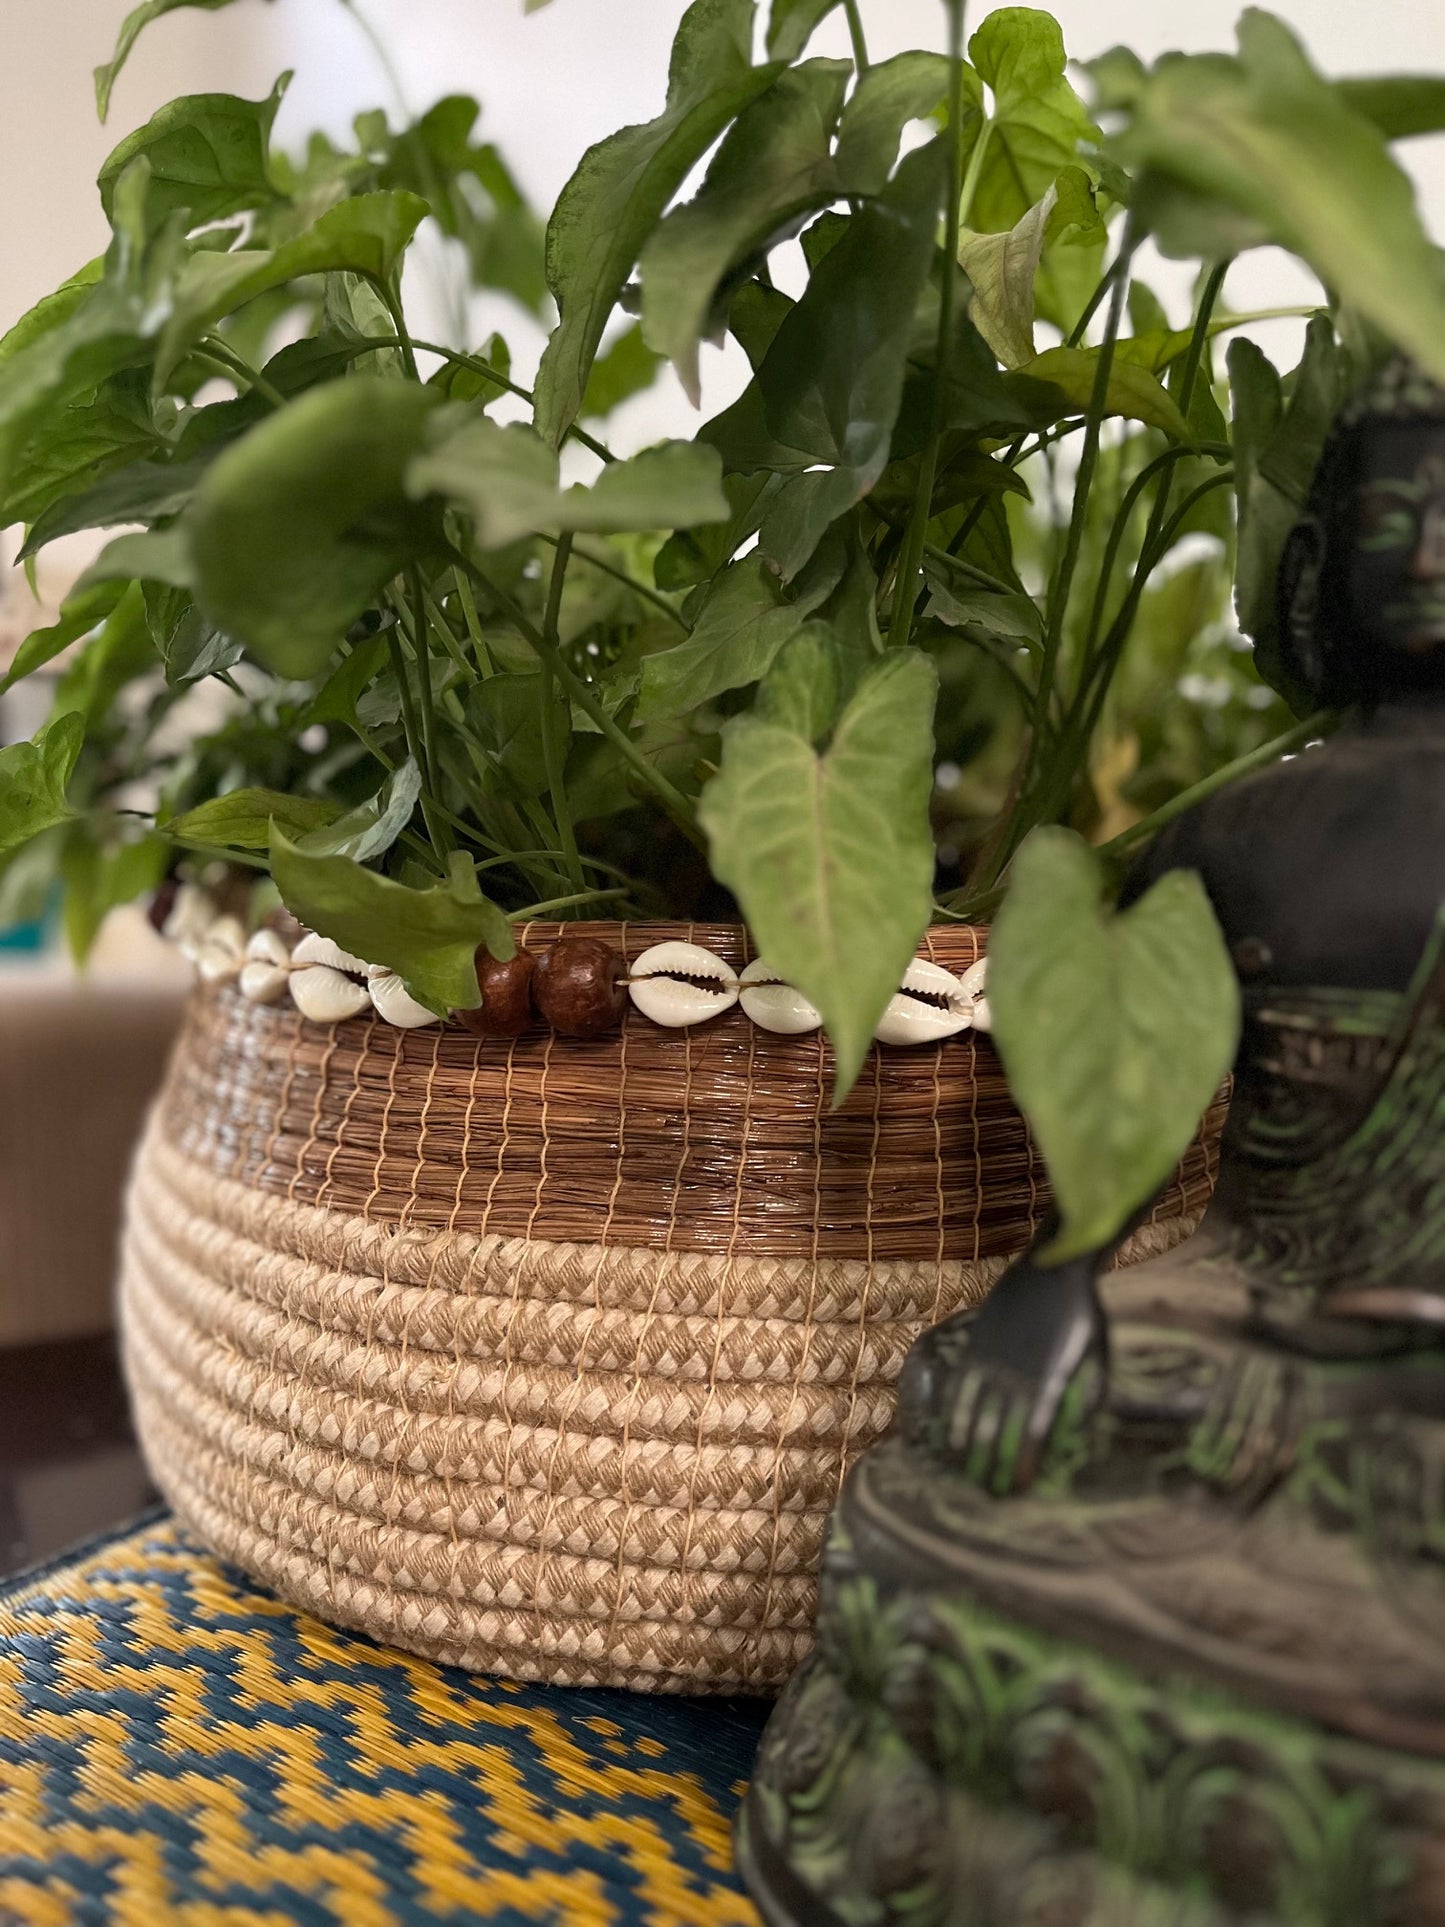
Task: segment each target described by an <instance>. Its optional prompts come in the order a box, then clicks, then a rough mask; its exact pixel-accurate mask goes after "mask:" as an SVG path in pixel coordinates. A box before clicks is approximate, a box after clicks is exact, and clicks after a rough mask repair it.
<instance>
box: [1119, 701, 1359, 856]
mask: <svg viewBox="0 0 1445 1927" xmlns="http://www.w3.org/2000/svg"><path fill="white" fill-rule="evenodd" d="M1336 720H1337V719H1336V717H1335V715H1334V712H1333V711H1332V710H1328V709H1317V710H1316V711H1315V713H1314V715H1313V716H1306V718H1305V719H1304V721H1303V722H1302V723H1296V724H1295V726H1294V728H1293V729H1287V730H1285V731H1284V733H1283V734H1282V735H1279V736H1275V737H1273V738H1272V739H1271V740H1270V741H1269V742H1267V743H1261V744H1260V746H1259V748H1258V749H1252V750H1250V751H1249V752H1248V753H1247V754H1246V755H1244V756H1236V757H1235V759H1234V761H1233V762H1231V763H1225V764H1224V766H1223V767H1222V768H1221V769H1217V770H1215V771H1214V772H1213V774H1212V775H1210V776H1205V777H1202V778H1201V779H1200V781H1199V782H1197V783H1192V784H1191V785H1190V786H1189V788H1188V789H1187V790H1181V791H1180V792H1179V794H1178V795H1177V796H1171V797H1170V799H1169V801H1168V802H1167V803H1161V804H1160V806H1159V808H1158V809H1157V810H1154V811H1153V812H1152V813H1151V814H1150V815H1148V816H1146V817H1144V818H1142V820H1141V821H1140V822H1138V823H1133V824H1131V825H1130V826H1129V828H1128V829H1127V830H1122V831H1121V832H1120V833H1119V835H1118V836H1116V837H1111V838H1110V840H1109V841H1108V842H1107V843H1101V844H1100V845H1099V855H1100V856H1106V857H1120V856H1125V855H1127V854H1128V853H1129V852H1130V851H1131V850H1133V849H1134V848H1135V847H1136V846H1137V845H1138V844H1140V843H1144V842H1147V841H1148V840H1149V838H1150V837H1152V836H1154V835H1155V834H1156V833H1157V832H1158V831H1160V830H1162V829H1163V828H1164V826H1165V824H1166V823H1172V822H1173V821H1174V819H1175V817H1177V816H1182V815H1183V814H1184V812H1185V811H1186V810H1190V809H1193V807H1194V805H1195V804H1196V803H1202V802H1203V801H1204V799H1205V797H1206V796H1213V795H1214V793H1215V791H1216V790H1222V789H1224V788H1225V786H1226V785H1227V784H1230V783H1232V782H1234V781H1235V780H1236V779H1237V778H1238V777H1241V776H1248V775H1249V774H1250V773H1251V772H1252V771H1254V770H1257V769H1267V768H1268V767H1269V765H1270V764H1271V763H1277V762H1278V761H1279V760H1280V758H1281V757H1282V756H1288V755H1290V754H1291V753H1292V752H1293V751H1295V750H1298V749H1303V747H1304V745H1305V744H1306V743H1309V742H1313V741H1314V739H1315V737H1317V736H1323V735H1327V734H1328V733H1329V731H1330V729H1331V727H1332V726H1333V724H1334V723H1335V721H1336Z"/></svg>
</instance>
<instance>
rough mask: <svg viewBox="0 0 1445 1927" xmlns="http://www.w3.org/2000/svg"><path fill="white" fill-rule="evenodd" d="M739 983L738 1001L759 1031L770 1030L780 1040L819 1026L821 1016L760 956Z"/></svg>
mask: <svg viewBox="0 0 1445 1927" xmlns="http://www.w3.org/2000/svg"><path fill="white" fill-rule="evenodd" d="M739 982H740V984H741V989H740V991H739V993H738V995H739V1001H740V1002H741V1004H742V1007H743V1009H744V1011H745V1012H746V1013H747V1015H748V1016H749V1017H750V1018H751V1019H752V1021H753V1022H754V1023H755V1024H756V1025H757V1026H758V1028H759V1030H770V1031H773V1032H774V1033H775V1034H776V1035H777V1036H779V1037H800V1036H802V1035H803V1033H804V1032H805V1031H810V1030H817V1029H818V1028H819V1027H820V1026H821V1024H822V1022H823V1019H822V1016H821V1014H820V1013H819V1012H818V1011H817V1010H816V1009H815V1008H814V1007H813V1005H812V1004H810V1003H809V1002H808V999H807V998H806V997H805V996H804V995H803V993H802V991H801V990H794V988H793V986H792V985H791V984H790V983H785V982H784V980H783V979H782V978H781V977H780V976H779V975H778V973H777V971H776V970H774V969H773V967H772V965H771V964H770V963H765V962H764V961H763V959H762V958H761V957H755V958H754V959H753V961H752V962H751V963H750V964H749V965H748V967H747V969H746V970H744V972H743V974H742V977H741V978H740V980H739Z"/></svg>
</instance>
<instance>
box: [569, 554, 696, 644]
mask: <svg viewBox="0 0 1445 1927" xmlns="http://www.w3.org/2000/svg"><path fill="white" fill-rule="evenodd" d="M560 539H561V538H560V537H558V536H555V535H544V534H543V533H542V532H541V530H540V529H539V530H538V532H537V540H538V541H539V542H548V543H550V544H551V546H552V547H553V548H554V549H555V548H556V546H557V543H558V541H559V540H560ZM572 553H573V555H574V556H575V557H576V559H577V561H579V562H585V563H587V565H588V566H589V568H593V569H600V570H601V571H602V573H603V575H610V576H611V577H612V579H613V581H614V582H624V583H626V585H627V587H628V588H629V589H631V591H632V593H633V594H634V595H637V596H641V597H642V599H643V601H644V602H650V603H651V604H652V605H653V607H654V608H655V609H658V610H660V611H661V613H662V614H663V615H665V616H666V617H667V618H668V620H669V621H670V622H675V623H676V624H677V626H678V628H679V629H681V631H682V633H683V634H684V635H685V636H690V635H691V634H692V631H691V630H690V629H689V628H688V626H687V624H686V623H685V622H684V621H683V619H682V617H681V616H680V615H679V614H678V613H677V611H676V609H674V608H673V606H672V604H671V603H670V602H669V601H668V600H667V599H666V597H665V596H662V595H659V594H658V592H657V590H656V589H652V588H649V587H648V585H647V584H646V583H645V582H639V581H638V580H637V577H636V576H634V575H629V574H628V573H627V571H626V569H620V568H618V566H617V564H616V563H615V562H604V561H603V559H602V557H601V556H600V555H594V554H593V553H592V551H591V549H583V548H576V547H574V549H573V551H572Z"/></svg>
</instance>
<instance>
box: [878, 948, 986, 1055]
mask: <svg viewBox="0 0 1445 1927" xmlns="http://www.w3.org/2000/svg"><path fill="white" fill-rule="evenodd" d="M972 1022H973V999H972V998H971V997H970V996H969V995H968V994H967V993H966V992H965V990H964V987H963V984H962V983H961V982H960V980H959V979H958V978H957V977H955V976H954V974H953V972H952V971H951V970H945V969H944V968H943V966H942V964H936V963H930V962H929V961H928V959H927V958H926V957H915V958H914V959H913V962H912V963H911V964H909V966H908V968H907V970H905V971H904V973H903V982H902V984H901V985H900V987H899V988H898V990H896V991H895V992H894V994H893V996H891V997H890V998H889V1000H888V1003H887V1005H886V1006H885V1008H884V1011H883V1015H882V1016H881V1017H880V1018H879V1019H878V1027H877V1029H876V1030H875V1031H874V1032H873V1035H874V1036H875V1037H876V1038H877V1040H878V1042H879V1043H880V1044H936V1043H937V1042H938V1041H939V1040H940V1039H941V1038H944V1037H955V1036H957V1034H958V1032H959V1031H961V1030H967V1029H968V1027H969V1025H970V1024H971V1023H972Z"/></svg>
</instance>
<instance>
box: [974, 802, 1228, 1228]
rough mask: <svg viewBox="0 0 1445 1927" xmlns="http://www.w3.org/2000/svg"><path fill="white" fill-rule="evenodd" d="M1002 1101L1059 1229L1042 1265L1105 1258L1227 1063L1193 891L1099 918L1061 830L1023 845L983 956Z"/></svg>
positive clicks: (1155, 895)
mask: <svg viewBox="0 0 1445 1927" xmlns="http://www.w3.org/2000/svg"><path fill="white" fill-rule="evenodd" d="M988 1001H989V1008H990V1010H991V1012H992V1016H993V1032H994V1037H995V1039H996V1041H997V1043H998V1047H999V1050H1000V1052H1001V1053H1002V1055H1003V1060H1004V1068H1005V1069H1006V1070H1007V1072H1008V1079H1009V1089H1010V1090H1011V1092H1012V1093H1013V1096H1014V1098H1015V1100H1016V1101H1017V1103H1018V1106H1019V1108H1020V1110H1021V1111H1022V1112H1023V1114H1024V1116H1025V1117H1026V1118H1027V1119H1028V1122H1029V1126H1030V1128H1031V1129H1032V1131H1033V1133H1034V1136H1035V1138H1036V1139H1037V1140H1038V1145H1039V1149H1040V1151H1041V1152H1042V1153H1043V1157H1044V1162H1045V1164H1046V1165H1047V1167H1048V1172H1049V1179H1050V1182H1051V1184H1052V1185H1053V1189H1054V1198H1055V1202H1056V1204H1057V1206H1058V1210H1059V1215H1060V1219H1061V1224H1060V1229H1059V1233H1058V1236H1057V1237H1056V1238H1055V1239H1054V1240H1053V1242H1052V1244H1051V1245H1050V1246H1049V1250H1048V1253H1047V1257H1048V1259H1049V1260H1052V1261H1055V1262H1057V1261H1061V1260H1063V1259H1065V1258H1072V1257H1077V1256H1079V1255H1080V1254H1082V1253H1084V1252H1090V1251H1097V1250H1099V1249H1100V1248H1101V1247H1103V1246H1105V1245H1107V1244H1109V1243H1110V1242H1111V1241H1112V1240H1113V1239H1114V1238H1115V1237H1117V1236H1118V1234H1119V1233H1120V1232H1121V1231H1122V1230H1123V1229H1124V1227H1125V1225H1126V1224H1127V1223H1128V1221H1129V1219H1130V1217H1131V1216H1132V1215H1133V1214H1134V1212H1135V1211H1137V1210H1139V1209H1140V1208H1141V1207H1142V1206H1143V1205H1145V1204H1147V1203H1148V1201H1149V1200H1150V1198H1152V1197H1153V1196H1154V1194H1155V1192H1156V1191H1157V1190H1158V1189H1159V1187H1160V1186H1161V1185H1162V1184H1163V1183H1164V1181H1165V1180H1166V1179H1167V1177H1168V1176H1169V1173H1170V1172H1171V1171H1172V1170H1173V1168H1174V1166H1175V1165H1176V1164H1177V1163H1178V1161H1179V1159H1180V1158H1181V1157H1182V1156H1183V1154H1184V1152H1185V1150H1186V1148H1187V1147H1188V1144H1189V1141H1190V1139H1191V1138H1192V1137H1193V1135H1194V1132H1195V1130H1196V1129H1197V1128H1198V1125H1199V1120H1200V1118H1201V1117H1202V1116H1203V1114H1204V1111H1205V1109H1206V1108H1207V1106H1208V1104H1209V1102H1210V1100H1211V1099H1212V1098H1213V1097H1214V1095H1215V1093H1216V1092H1217V1091H1218V1089H1219V1087H1220V1084H1221V1083H1222V1081H1223V1079H1224V1077H1225V1074H1226V1073H1227V1071H1228V1070H1229V1067H1230V1065H1231V1063H1232V1062H1233V1060H1234V1052H1235V1046H1236V1044H1237V1042H1238V1038H1239V986H1238V982H1237V980H1236V978H1235V974H1234V967H1233V965H1232V964H1231V962H1230V959H1229V953H1228V951H1227V950H1226V948H1225V944H1224V938H1223V936H1222V935H1221V933H1220V929H1219V924H1218V922H1217V921H1216V919H1215V915H1214V911H1213V909H1212V908H1211V906H1210V903H1209V899H1208V897H1207V896H1206V895H1205V893H1204V886H1203V885H1202V883H1201V882H1200V880H1199V878H1198V877H1197V876H1196V875H1195V874H1194V872H1193V871H1184V870H1175V871H1171V872H1169V873H1168V874H1167V875H1165V876H1163V877H1161V878H1160V879H1159V881H1158V882H1157V883H1156V884H1155V885H1154V886H1153V888H1152V889H1150V890H1149V891H1148V892H1147V893H1146V894H1145V895H1144V896H1143V897H1141V898H1140V900H1139V901H1138V902H1137V903H1136V904H1134V905H1133V907H1132V908H1131V909H1128V910H1125V911H1122V912H1120V913H1119V914H1117V915H1111V914H1110V913H1109V912H1108V911H1107V910H1106V909H1105V907H1104V902H1103V870H1102V867H1101V865H1100V862H1099V859H1098V858H1097V857H1096V856H1095V855H1094V853H1093V852H1092V851H1091V850H1090V849H1089V847H1088V845H1087V844H1086V843H1085V842H1084V841H1083V839H1082V837H1079V836H1076V835H1075V834H1074V833H1073V832H1072V831H1071V830H1063V829H1040V830H1035V831H1034V833H1033V835H1032V836H1030V837H1029V838H1028V839H1027V841H1026V842H1025V843H1024V845H1023V847H1022V848H1021V849H1020V851H1019V853H1018V856H1017V858H1016V859H1015V861H1014V867H1013V878H1012V882H1011V884H1010V886H1009V891H1008V895H1007V896H1006V897H1005V899H1004V903H1003V908H1002V909H1001V910H1000V911H999V914H998V918H997V921H996V923H995V925H994V929H993V934H992V937H991V938H990V942H989V965H988Z"/></svg>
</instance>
